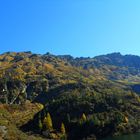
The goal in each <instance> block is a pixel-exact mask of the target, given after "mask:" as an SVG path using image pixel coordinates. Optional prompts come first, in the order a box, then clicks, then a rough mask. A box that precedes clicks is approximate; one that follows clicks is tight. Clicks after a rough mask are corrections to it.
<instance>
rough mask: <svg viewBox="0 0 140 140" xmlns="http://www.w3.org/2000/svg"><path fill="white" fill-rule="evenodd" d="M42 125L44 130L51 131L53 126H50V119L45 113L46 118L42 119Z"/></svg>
mask: <svg viewBox="0 0 140 140" xmlns="http://www.w3.org/2000/svg"><path fill="white" fill-rule="evenodd" d="M43 125H44V127H45V129H48V130H52V129H53V125H52V119H51V115H50V113H47V115H46V117H45V118H44V121H43Z"/></svg>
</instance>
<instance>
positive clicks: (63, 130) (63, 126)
mask: <svg viewBox="0 0 140 140" xmlns="http://www.w3.org/2000/svg"><path fill="white" fill-rule="evenodd" d="M61 133H62V134H65V133H66V129H65V125H64V123H62V124H61Z"/></svg>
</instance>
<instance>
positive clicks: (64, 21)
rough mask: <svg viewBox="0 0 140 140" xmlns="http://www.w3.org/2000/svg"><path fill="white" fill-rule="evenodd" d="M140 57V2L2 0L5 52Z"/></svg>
mask: <svg viewBox="0 0 140 140" xmlns="http://www.w3.org/2000/svg"><path fill="white" fill-rule="evenodd" d="M6 51H32V52H34V53H46V52H51V53H53V54H71V55H73V56H95V55H99V54H106V53H111V52H121V53H122V54H130V53H131V54H138V55H140V0H0V53H3V52H6Z"/></svg>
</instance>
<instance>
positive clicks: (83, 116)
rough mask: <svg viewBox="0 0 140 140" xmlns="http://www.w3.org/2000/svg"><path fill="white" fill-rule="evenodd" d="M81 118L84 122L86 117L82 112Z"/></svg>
mask: <svg viewBox="0 0 140 140" xmlns="http://www.w3.org/2000/svg"><path fill="white" fill-rule="evenodd" d="M81 120H82V121H84V122H85V121H86V120H87V117H86V115H85V114H84V113H83V114H82V117H81Z"/></svg>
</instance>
